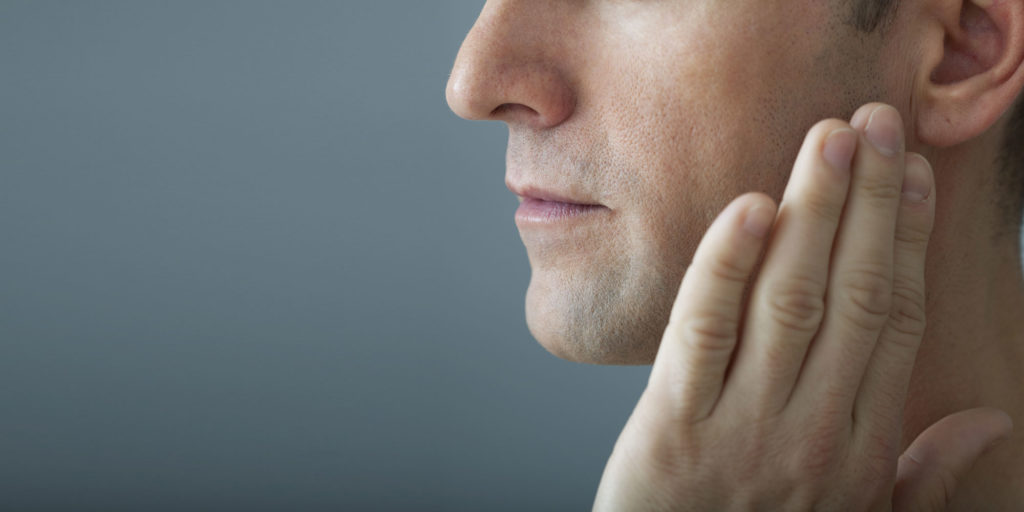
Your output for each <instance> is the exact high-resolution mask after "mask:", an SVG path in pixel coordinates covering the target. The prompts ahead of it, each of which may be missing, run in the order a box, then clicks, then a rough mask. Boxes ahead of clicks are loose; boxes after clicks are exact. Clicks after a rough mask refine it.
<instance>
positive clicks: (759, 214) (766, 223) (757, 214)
mask: <svg viewBox="0 0 1024 512" xmlns="http://www.w3.org/2000/svg"><path fill="white" fill-rule="evenodd" d="M774 221H775V218H774V216H773V215H771V212H770V211H769V208H768V207H767V206H765V205H763V204H759V205H757V206H754V207H753V208H751V209H749V210H747V218H746V219H744V220H743V229H745V230H746V231H747V233H750V234H751V235H754V236H755V237H757V238H764V236H765V235H767V234H768V229H769V228H771V227H772V222H774Z"/></svg>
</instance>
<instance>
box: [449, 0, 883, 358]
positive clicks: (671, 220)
mask: <svg viewBox="0 0 1024 512" xmlns="http://www.w3.org/2000/svg"><path fill="white" fill-rule="evenodd" d="M846 15H847V11H846V7H845V2H844V4H843V6H837V5H832V2H823V1H822V0H662V1H625V0H592V1H590V0H588V1H586V2H583V1H578V0H491V1H488V2H487V4H486V6H485V7H484V9H483V12H482V14H481V15H480V18H479V19H478V21H477V23H476V25H475V26H474V27H473V30H472V31H471V32H470V34H469V35H468V36H467V38H466V40H465V42H464V43H463V46H462V49H461V50H460V52H459V56H458V59H457V61H456V63H455V68H454V70H453V73H452V76H451V79H450V81H449V83H448V101H449V104H450V105H451V107H452V109H453V110H454V111H455V112H456V113H457V114H459V115H461V116H463V117H466V118H471V119H491V120H501V121H505V122H506V123H507V124H508V126H509V143H508V154H507V172H506V182H507V183H508V185H509V187H510V188H511V189H512V190H513V191H514V192H516V193H518V194H520V195H525V196H527V200H526V201H525V203H524V206H522V207H521V208H520V211H519V213H518V214H517V217H516V224H517V226H518V227H519V231H520V234H521V236H522V239H523V242H524V244H525V245H526V249H527V253H528V255H529V259H530V264H531V266H532V269H533V275H532V278H531V281H530V286H529V290H528V291H527V298H526V313H527V323H528V324H529V327H530V330H531V332H532V333H533V335H534V336H535V337H536V338H537V339H538V340H539V341H540V342H541V343H542V344H543V345H544V346H545V347H546V348H547V349H548V350H550V351H551V352H552V353H554V354H556V355H559V356H561V357H565V358H568V359H574V360H579V361H586V362H601V363H647V362H650V361H651V360H653V358H654V355H655V353H656V351H657V347H658V342H659V340H660V335H661V332H662V330H663V329H664V326H665V323H666V322H667V319H668V312H669V310H670V308H671V305H672V302H673V300H674V298H675V294H676V291H677V289H678V286H679V282H680V279H681V278H682V275H683V273H684V271H685V269H686V267H687V265H688V263H689V261H690V258H691V256H692V255H693V252H694V250H695V248H696V246H697V244H698V243H699V241H700V239H701V236H702V235H703V233H704V231H705V229H706V228H707V226H708V225H709V224H710V223H711V221H712V220H713V219H714V217H715V216H716V215H717V214H718V212H719V211H720V210H721V209H722V208H723V207H724V206H725V205H726V204H727V203H728V202H729V201H731V200H732V199H733V198H735V197H736V196H738V195H740V194H742V193H744V192H748V191H762V192H765V193H768V194H769V195H771V196H773V197H776V198H779V197H781V193H782V191H783V189H784V187H785V184H786V181H787V179H788V176H789V171H790V168H791V166H792V164H793V160H794V159H795V156H796V152H797V150H798V148H799V146H800V143H801V142H802V139H803V135H804V133H805V132H806V131H807V129H808V128H809V127H810V126H811V125H812V124H814V122H815V121H818V120H820V119H823V118H826V117H839V116H844V117H845V116H848V115H849V114H850V113H852V112H853V110H854V108H855V107H856V106H857V105H860V104H861V103H865V102H867V101H871V100H881V101H890V102H893V103H896V104H901V103H900V100H901V99H902V98H900V97H899V93H897V92H895V90H896V89H899V88H900V86H899V84H898V83H897V84H894V83H886V82H883V81H882V80H881V79H879V78H877V77H879V76H884V73H881V72H880V71H879V70H878V69H876V67H877V66H876V65H875V64H873V63H875V62H878V58H879V51H880V50H879V43H878V42H877V41H876V39H875V38H874V37H868V36H864V35H858V34H857V33H856V32H855V31H854V29H852V28H849V27H847V26H845V25H844V24H843V23H842V19H843V17H844V16H846ZM865 77H868V78H865ZM871 77H874V78H871ZM894 82H898V81H894ZM894 96H895V97H894ZM543 200H547V201H543ZM561 203H577V204H585V205H596V206H589V207H579V206H572V205H565V204H561Z"/></svg>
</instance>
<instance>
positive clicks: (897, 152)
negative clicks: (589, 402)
mask: <svg viewBox="0 0 1024 512" xmlns="http://www.w3.org/2000/svg"><path fill="white" fill-rule="evenodd" d="M904 145H905V144H904V137H903V125H902V121H901V120H900V118H899V114H898V113H897V111H896V110H895V109H894V108H892V107H889V106H885V105H880V104H870V105H865V106H864V107H862V108H861V109H860V110H858V112H857V113H856V114H855V115H854V117H853V120H852V121H851V122H850V123H849V124H847V123H845V122H843V121H839V120H834V119H833V120H826V121H822V122H820V123H818V124H817V125H816V126H815V127H814V128H812V129H811V130H810V132H809V133H808V135H807V138H806V140H805V141H804V145H803V147H802V149H801V151H800V155H799V157H798V158H797V161H796V165H795V166H794V169H793V174H792V177H791V178H790V182H789V184H788V186H787V188H786V192H785V195H784V197H783V199H782V203H781V205H780V206H779V208H778V211H777V213H776V208H775V204H774V202H773V201H772V200H771V199H770V198H768V197H767V196H764V195H763V194H747V195H744V196H741V197H739V198H738V199H736V200H735V201H733V202H732V203H731V204H730V205H729V206H728V207H727V208H726V209H725V210H724V211H723V212H722V213H721V215H720V216H719V217H718V219H717V220H716V221H715V222H714V224H712V226H711V227H710V228H709V229H708V232H707V233H706V234H705V236H704V238H703V240H702V241H701V244H700V247H699V248H698V249H697V251H696V253H695V255H694V258H693V262H692V264H691V265H690V267H689V268H688V269H687V271H686V276H685V277H684V278H683V282H682V286H681V287H680V290H679V295H678V298H677V299H676V302H675V305H674V306H673V309H672V315H671V319H670V320H669V324H668V327H667V328H666V330H665V334H664V337H663V339H662V342H661V348H660V350H659V352H658V356H657V358H656V359H655V362H654V367H653V369H652V371H651V376H650V380H649V382H648V385H647V388H646V389H645V391H644V393H643V395H642V396H641V398H640V401H639V403H638V404H637V406H636V409H635V410H634V411H633V414H632V416H631V417H630V419H629V422H628V423H627V424H626V427H625V428H624V430H623V431H622V434H621V435H620V436H619V439H618V442H617V443H616V445H615V450H614V452H613V453H612V456H611V458H610V459H609V461H608V465H607V467H606V468H605V472H604V476H603V477H602V479H601V485H600V488H599V489H598V494H597V500H596V502H595V506H594V509H595V510H615V511H621V510H689V511H728V510H772V511H775V510H893V509H895V510H901V511H902V510H915V511H917V510H944V509H945V506H946V504H947V501H948V499H949V498H950V497H951V496H952V494H953V492H954V491H955V487H956V482H957V480H958V479H960V478H961V477H962V476H963V475H964V474H965V473H966V472H967V471H968V470H969V469H970V467H971V466H972V464H973V463H974V461H975V460H976V459H977V458H978V457H979V456H980V455H981V454H982V453H983V451H984V450H985V449H986V448H987V447H988V446H990V445H991V444H993V443H994V442H996V441H998V440H999V439H1000V438H1002V437H1005V436H1007V435H1008V434H1009V431H1010V430H1011V429H1012V423H1010V419H1009V416H1007V415H1006V414H1005V413H1003V412H1002V411H998V410H995V409H987V408H982V409H972V410H969V411H961V412H959V413H956V414H952V415H950V416H947V417H946V418H943V419H942V420H940V421H938V422H937V423H935V424H934V425H932V426H931V427H929V428H928V429H926V430H925V431H924V432H923V433H922V434H921V435H920V436H919V437H918V438H917V439H916V440H915V441H914V442H913V443H912V444H911V445H910V447H909V448H907V450H906V451H905V452H904V453H903V454H902V456H901V455H900V453H899V451H900V448H901V447H900V444H901V433H902V431H901V427H902V422H903V417H902V416H903V407H904V405H905V401H906V394H907V386H908V382H909V379H910V373H911V369H912V368H913V365H914V360H915V357H916V354H917V349H918V346H919V345H920V342H921V337H922V335H923V333H924V328H925V304H924V262H925V250H926V249H927V245H928V239H929V236H930V234H931V230H932V225H933V221H934V214H935V193H934V186H933V177H932V172H931V167H930V166H929V164H928V162H927V161H926V160H925V159H924V158H923V157H921V156H920V155H916V154H912V153H909V154H908V153H905V151H904ZM765 246H767V247H765ZM762 252H764V254H765V256H764V259H763V263H762V264H761V267H760V271H759V272H758V273H757V275H756V276H753V274H754V272H755V270H754V269H755V267H756V266H757V265H758V262H759V261H761V259H760V255H761V253H762ZM748 283H752V284H753V286H752V287H751V288H749V298H747V295H746V294H745V291H747V290H748Z"/></svg>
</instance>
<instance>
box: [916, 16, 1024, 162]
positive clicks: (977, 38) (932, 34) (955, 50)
mask: <svg viewBox="0 0 1024 512" xmlns="http://www.w3.org/2000/svg"><path fill="white" fill-rule="evenodd" d="M925 2H927V3H928V4H930V5H929V8H927V9H926V11H927V12H928V14H929V16H928V17H929V18H930V19H929V20H926V21H928V22H929V29H928V30H926V31H925V34H926V39H925V41H924V47H923V48H922V50H923V54H922V56H923V57H924V58H925V62H924V63H925V65H926V68H925V69H923V71H924V73H923V74H922V75H921V78H920V83H919V84H918V87H919V88H918V102H917V103H918V104H917V109H916V110H917V112H916V115H917V120H916V121H917V135H918V138H919V139H920V140H921V142H923V143H925V144H928V145H930V146H934V147H948V146H954V145H957V144H960V143H962V142H965V141H968V140H970V139H972V138H974V137H977V136H978V135H981V134H982V133H984V132H985V131H986V130H988V129H989V128H990V127H992V125H993V124H994V123H995V122H996V121H998V120H999V118H1000V116H1002V115H1003V114H1004V113H1005V112H1007V111H1008V110H1010V109H1011V108H1012V107H1013V104H1014V100H1015V99H1016V98H1017V96H1018V95H1019V94H1020V91H1021V88H1022V86H1024V0H974V1H971V0H925ZM935 22H937V23H935Z"/></svg>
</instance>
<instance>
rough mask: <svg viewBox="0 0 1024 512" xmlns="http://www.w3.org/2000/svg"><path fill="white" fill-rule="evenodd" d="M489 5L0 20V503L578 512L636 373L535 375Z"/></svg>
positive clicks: (540, 360)
mask: <svg viewBox="0 0 1024 512" xmlns="http://www.w3.org/2000/svg"><path fill="white" fill-rule="evenodd" d="M482 5H483V1H482V0H475V1H465V0H444V1H412V0H407V1H402V2H398V1H385V0H339V1H296V0H288V1H284V0H281V1H276V2H269V1H210V0H202V1H175V2H169V1H160V2H157V1H141V0H131V1H91V2H84V1H71V0H68V1H64V2H54V1H43V0H23V1H11V0H0V237H2V242H0V510H2V511H8V510H19V511H30V510H40V511H42V510H105V511H115V510H148V511H160V510H190V509H191V510H249V511H258V510H295V511H302V510H488V511H500V510H583V509H587V508H588V507H589V505H590V502H591V499H592V497H593V493H594V491H595V489H596V486H597V483H598V481H599V478H600V474H601V470H602V468H603V465H604V462H605V460H606V458H607V456H608V454H609V452H610V450H611V447H612V444H613V442H614V440H615V437H616V436H617V435H618V432H619V429H620V428H621V426H622V425H623V423H624V422H625V420H626V418H627V417H628V414H629V412H630V410H631V409H632V407H633V404H634V403H635V400H636V398H637V396H638V395H639V393H640V391H641V389H642V387H643V384H644V382H645V379H646V376H647V371H648V370H647V369H646V368H597V367H588V366H582V365H576V364H573V363H567V362H564V361H561V360H558V359H556V358H554V357H553V356H550V355H549V354H548V353H547V352H545V351H544V350H543V349H542V348H540V347H539V346H538V345H537V344H536V343H535V342H534V341H533V340H532V339H531V338H530V336H529V333H528V332H527V330H526V328H525V324H524V321H523V313H522V308H523V306H522V304H523V292H524V290H525V287H526V284H527V281H528V277H529V267H528V265H527V262H526V257H525V252H524V250H523V249H522V246H521V244H520V242H519V239H518V235H517V233H516V230H515V226H514V224H513V222H512V212H513V211H514V208H515V205H516V201H515V199H514V197H513V196H512V195H511V194H510V193H509V192H508V191H507V190H506V189H505V187H504V185H503V175H504V145H505V136H506V131H505V128H504V126H502V125H498V124H493V125H489V124H481V123H469V122H466V121H462V120H460V119H458V118H456V117H455V116H454V115H453V114H451V113H450V112H449V111H448V109H447V106H446V105H445V103H444V93H443V92H444V84H445V81H446V80H447V77H448V72H449V70H450V67H451V64H452V61H453V60H454V57H455V53H456V51H457V49H458V46H459V43H460V41H461V39H462V37H463V36H464V35H465V33H466V32H467V31H468V29H469V28H470V26H471V25H472V22H473V20H474V19H475V17H476V15H477V13H478V12H479V9H480V8H481V7H482Z"/></svg>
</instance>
